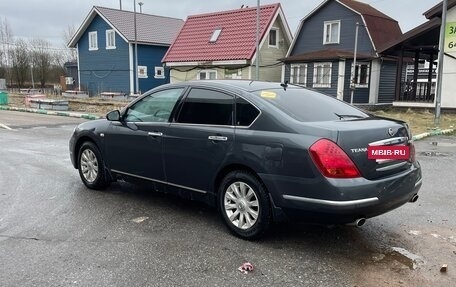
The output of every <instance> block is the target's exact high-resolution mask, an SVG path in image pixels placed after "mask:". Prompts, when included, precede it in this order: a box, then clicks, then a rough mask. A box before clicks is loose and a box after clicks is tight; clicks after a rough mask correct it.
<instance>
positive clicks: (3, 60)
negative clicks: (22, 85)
mask: <svg viewBox="0 0 456 287" xmlns="http://www.w3.org/2000/svg"><path fill="white" fill-rule="evenodd" d="M12 41H13V32H12V30H11V26H10V25H9V23H8V20H7V19H6V17H5V18H0V78H7V79H8V78H9V80H10V81H11V75H10V74H11V73H10V70H11V69H10V62H11V60H10V56H11V55H10V45H11V43H12Z"/></svg>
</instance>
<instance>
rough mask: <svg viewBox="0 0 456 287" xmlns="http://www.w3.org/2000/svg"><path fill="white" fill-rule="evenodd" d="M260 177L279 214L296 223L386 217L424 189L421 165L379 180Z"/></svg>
mask: <svg viewBox="0 0 456 287" xmlns="http://www.w3.org/2000/svg"><path fill="white" fill-rule="evenodd" d="M260 177H261V178H262V180H263V182H264V183H265V184H266V187H267V188H268V190H269V192H270V194H271V198H272V201H273V205H274V207H275V208H274V210H275V213H283V214H285V215H286V217H288V218H291V219H293V220H302V221H308V222H324V223H348V222H353V221H354V220H356V219H357V218H361V217H363V218H369V217H374V216H377V215H380V214H383V213H386V212H388V211H390V210H392V209H395V208H397V207H399V206H401V205H403V204H405V203H407V202H409V201H410V200H411V199H412V197H413V196H414V195H416V194H417V193H418V191H419V190H420V188H421V185H422V178H421V167H420V165H419V163H418V162H416V164H414V165H413V166H412V167H411V168H410V169H408V170H406V171H403V172H401V173H399V174H396V175H394V176H390V177H387V178H382V179H379V180H367V179H364V178H357V179H328V178H319V179H301V178H290V177H282V176H271V175H264V174H262V175H260Z"/></svg>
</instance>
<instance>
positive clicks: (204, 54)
mask: <svg viewBox="0 0 456 287" xmlns="http://www.w3.org/2000/svg"><path fill="white" fill-rule="evenodd" d="M256 13H257V9H256V7H253V8H241V9H237V10H229V11H222V12H215V13H209V14H201V15H193V16H189V17H188V18H187V21H186V22H185V24H184V26H183V27H182V29H181V31H180V33H179V35H178V36H177V38H176V40H175V41H174V43H173V44H172V45H171V47H170V48H169V50H168V52H167V53H166V55H165V56H164V58H163V63H164V64H165V65H166V67H169V68H170V81H171V83H173V82H181V81H187V80H208V79H255V74H256V61H257V60H259V67H260V68H259V79H260V80H265V81H277V82H278V81H280V80H281V62H280V61H279V59H281V58H283V57H284V56H285V55H286V54H287V51H288V48H289V46H290V43H291V42H292V36H291V31H290V28H289V27H288V24H287V22H286V20H285V16H284V14H283V11H282V8H281V6H280V4H271V5H264V6H260V29H259V32H260V33H259V34H260V41H259V43H260V53H257V52H256Z"/></svg>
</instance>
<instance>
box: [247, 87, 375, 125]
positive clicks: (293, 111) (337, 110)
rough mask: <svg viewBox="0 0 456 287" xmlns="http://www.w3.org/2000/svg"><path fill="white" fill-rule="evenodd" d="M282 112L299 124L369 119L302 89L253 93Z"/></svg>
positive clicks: (364, 114)
mask: <svg viewBox="0 0 456 287" xmlns="http://www.w3.org/2000/svg"><path fill="white" fill-rule="evenodd" d="M253 93H254V94H256V95H258V96H260V97H261V98H262V99H264V100H266V101H268V102H270V103H271V104H273V105H274V106H276V107H277V108H279V109H280V110H282V111H283V112H285V113H287V114H288V115H290V116H291V117H293V118H295V119H297V120H298V121H301V122H319V121H333V120H353V119H360V118H367V117H369V115H368V114H366V113H364V112H362V111H360V110H358V109H356V108H354V107H352V106H350V105H349V104H346V103H344V102H342V101H339V100H337V99H335V98H333V97H331V96H327V95H324V94H321V93H318V92H315V91H311V90H308V89H304V88H294V87H293V88H291V87H289V88H288V89H286V90H283V89H270V90H261V91H254V92H253Z"/></svg>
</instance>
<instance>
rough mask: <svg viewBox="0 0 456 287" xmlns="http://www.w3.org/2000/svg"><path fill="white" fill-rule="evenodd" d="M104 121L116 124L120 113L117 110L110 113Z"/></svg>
mask: <svg viewBox="0 0 456 287" xmlns="http://www.w3.org/2000/svg"><path fill="white" fill-rule="evenodd" d="M106 119H107V120H108V121H111V122H118V121H120V112H119V111H118V110H115V111H110V112H109V113H108V114H107V115H106Z"/></svg>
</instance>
